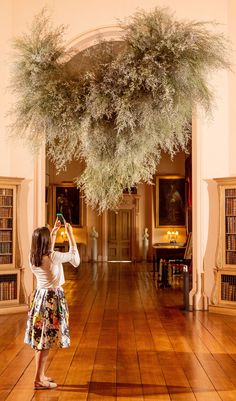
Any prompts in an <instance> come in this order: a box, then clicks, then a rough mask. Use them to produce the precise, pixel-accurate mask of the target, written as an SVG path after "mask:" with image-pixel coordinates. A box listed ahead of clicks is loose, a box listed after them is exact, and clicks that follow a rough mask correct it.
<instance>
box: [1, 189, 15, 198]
mask: <svg viewBox="0 0 236 401" xmlns="http://www.w3.org/2000/svg"><path fill="white" fill-rule="evenodd" d="M0 195H1V196H7V195H9V196H13V189H11V188H0Z"/></svg>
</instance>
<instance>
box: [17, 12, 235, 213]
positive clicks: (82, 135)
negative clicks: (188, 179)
mask: <svg viewBox="0 0 236 401" xmlns="http://www.w3.org/2000/svg"><path fill="white" fill-rule="evenodd" d="M121 26H122V27H123V29H124V30H125V38H124V43H123V44H122V45H121V44H119V46H118V47H116V46H115V45H114V44H113V43H111V42H100V43H99V44H98V45H97V46H95V47H93V48H91V49H90V50H88V51H87V52H85V54H83V55H82V54H81V57H82V56H83V57H85V58H86V59H87V60H89V63H90V64H89V65H90V67H89V68H87V70H83V69H82V70H79V69H78V70H77V71H76V73H75V72H74V73H73V74H72V73H71V72H70V70H69V68H68V65H69V64H70V62H69V63H68V60H69V59H71V60H72V59H73V57H72V56H73V55H72V54H70V53H69V52H68V51H67V50H66V49H65V47H64V46H63V45H62V43H63V32H64V27H59V28H57V29H54V28H52V27H51V25H50V19H49V18H48V17H47V16H46V14H45V12H44V11H43V12H42V13H40V14H39V15H38V16H37V17H36V18H35V20H34V22H33V25H32V29H31V32H30V34H27V35H24V36H22V37H21V38H17V39H16V40H15V42H14V47H15V49H16V51H17V52H16V58H15V62H14V67H15V68H14V72H13V78H12V88H13V91H14V92H15V93H16V95H17V97H18V101H17V102H16V104H15V107H14V109H13V117H14V123H13V125H12V130H13V132H14V133H15V134H16V135H17V137H20V138H22V139H24V140H25V141H26V142H27V143H28V144H29V145H30V146H31V148H32V149H34V150H37V149H38V147H39V146H40V145H41V143H42V141H43V140H44V138H45V141H46V147H47V154H48V157H49V158H50V160H51V161H53V163H54V164H55V166H56V168H57V170H58V171H60V170H61V169H64V168H66V166H67V164H68V163H69V162H71V160H73V159H82V160H84V162H85V168H84V171H83V173H82V175H81V176H80V177H77V178H76V179H75V181H76V182H77V184H78V185H79V186H80V187H82V188H83V190H84V194H85V198H86V200H87V202H88V203H89V204H90V205H91V206H92V207H93V208H96V207H98V209H99V210H100V211H103V210H105V209H107V208H115V207H116V206H117V205H118V203H119V201H120V199H121V196H122V192H123V189H124V188H127V187H128V188H130V187H132V186H134V185H135V184H138V183H139V182H148V183H150V182H151V179H152V176H153V174H154V173H155V171H156V169H157V166H158V163H159V161H160V153H161V150H164V151H166V152H168V153H170V154H171V155H174V154H175V153H176V152H177V151H178V150H179V149H186V146H187V143H188V140H189V132H190V131H189V129H188V128H189V122H190V121H191V116H192V111H193V110H194V109H195V107H196V105H200V106H202V107H203V108H204V109H205V110H206V111H207V112H209V111H210V110H211V107H212V103H213V99H214V97H213V93H212V91H211V89H210V87H209V84H208V81H207V77H208V74H209V72H211V71H214V70H215V69H219V68H229V66H230V64H229V62H228V54H227V53H228V43H227V40H226V39H225V38H224V36H223V35H221V34H216V33H213V32H211V31H210V30H209V29H207V25H206V24H205V23H200V22H198V23H197V22H183V21H177V20H175V19H174V18H173V16H172V15H171V14H170V13H169V12H168V11H167V10H166V9H159V8H157V9H155V10H154V11H153V12H149V13H146V12H140V13H137V14H135V15H134V16H133V17H131V18H130V20H129V21H128V22H127V23H125V24H121ZM117 49H118V51H117Z"/></svg>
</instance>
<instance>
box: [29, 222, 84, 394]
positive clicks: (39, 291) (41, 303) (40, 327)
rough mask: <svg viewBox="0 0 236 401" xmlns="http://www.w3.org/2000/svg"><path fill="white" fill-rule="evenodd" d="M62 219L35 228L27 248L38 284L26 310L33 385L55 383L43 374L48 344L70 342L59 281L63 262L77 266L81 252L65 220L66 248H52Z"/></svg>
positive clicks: (40, 386)
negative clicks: (50, 227)
mask: <svg viewBox="0 0 236 401" xmlns="http://www.w3.org/2000/svg"><path fill="white" fill-rule="evenodd" d="M60 227H61V222H60V221H59V220H58V219H57V220H56V222H55V225H54V227H53V229H52V232H51V233H50V231H49V229H48V228H47V227H40V228H37V229H36V230H34V232H33V235H32V244H31V251H30V268H31V270H32V272H33V274H34V275H35V277H36V281H37V286H36V290H35V292H34V296H33V300H32V303H31V308H30V310H29V313H28V320H27V327H26V332H25V339H24V342H25V343H26V344H29V345H30V346H31V347H32V348H34V349H35V362H36V371H35V379H34V388H35V389H36V390H38V389H40V390H43V389H52V388H56V387H57V384H56V383H54V382H53V379H51V378H50V377H46V376H45V365H46V361H47V357H48V353H49V349H50V348H54V347H58V348H66V347H69V345H70V335H69V326H68V317H69V313H68V306H67V301H66V299H65V296H64V291H63V288H62V285H63V284H64V282H65V278H64V271H63V266H62V263H65V262H70V263H71V264H72V265H73V266H74V267H77V266H79V263H80V256H79V252H78V249H77V246H76V242H75V239H74V235H73V231H72V227H71V225H70V224H69V223H66V222H65V229H66V232H67V236H68V240H69V252H55V251H53V249H54V244H55V241H56V235H57V231H58V229H59V228H60Z"/></svg>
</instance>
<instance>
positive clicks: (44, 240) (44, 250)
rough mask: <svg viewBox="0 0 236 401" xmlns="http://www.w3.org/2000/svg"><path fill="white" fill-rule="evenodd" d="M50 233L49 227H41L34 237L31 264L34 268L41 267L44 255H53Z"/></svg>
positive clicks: (34, 233) (35, 231) (37, 229)
mask: <svg viewBox="0 0 236 401" xmlns="http://www.w3.org/2000/svg"><path fill="white" fill-rule="evenodd" d="M50 247H51V239H50V231H49V229H48V228H47V227H39V228H36V230H34V232H33V235H32V242H31V250H30V262H31V264H32V265H34V266H41V265H42V261H43V256H44V255H47V256H48V255H49V254H50V253H51V250H50Z"/></svg>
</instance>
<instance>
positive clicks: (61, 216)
mask: <svg viewBox="0 0 236 401" xmlns="http://www.w3.org/2000/svg"><path fill="white" fill-rule="evenodd" d="M57 218H58V220H59V221H60V222H61V224H64V225H65V224H66V221H65V219H64V216H63V214H62V213H57Z"/></svg>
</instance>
